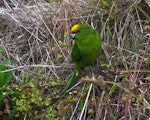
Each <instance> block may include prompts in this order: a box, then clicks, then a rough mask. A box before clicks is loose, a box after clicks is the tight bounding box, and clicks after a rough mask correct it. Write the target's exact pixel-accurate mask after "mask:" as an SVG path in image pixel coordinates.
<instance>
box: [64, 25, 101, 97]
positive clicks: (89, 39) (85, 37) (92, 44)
mask: <svg viewBox="0 0 150 120" xmlns="http://www.w3.org/2000/svg"><path fill="white" fill-rule="evenodd" d="M71 33H72V35H71V36H72V38H73V39H75V42H74V46H73V48H72V52H71V58H72V60H73V62H74V71H73V74H72V76H71V78H70V80H69V82H68V83H67V85H66V87H65V88H64V89H63V91H62V92H61V95H64V94H65V93H66V92H67V90H68V89H69V88H70V87H71V86H72V83H73V81H74V79H75V77H76V76H77V75H78V73H79V71H80V70H81V69H82V68H84V67H85V66H88V65H90V64H93V63H94V61H95V60H96V58H97V57H98V56H99V53H100V50H101V46H102V40H101V37H100V35H99V33H98V32H97V31H96V30H94V29H93V28H91V27H89V26H88V25H85V24H76V25H74V26H73V27H72V28H71Z"/></svg>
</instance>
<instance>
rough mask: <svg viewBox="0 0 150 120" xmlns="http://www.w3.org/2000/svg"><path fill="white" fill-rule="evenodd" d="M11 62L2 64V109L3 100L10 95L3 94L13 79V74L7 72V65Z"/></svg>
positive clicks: (0, 68)
mask: <svg viewBox="0 0 150 120" xmlns="http://www.w3.org/2000/svg"><path fill="white" fill-rule="evenodd" d="M8 63H9V60H4V61H2V62H1V64H0V93H1V94H0V107H2V106H3V102H2V101H3V99H4V98H5V97H6V96H7V94H8V93H6V94H3V91H4V90H5V88H6V86H7V85H8V84H9V82H10V80H11V79H12V72H11V71H7V64H8Z"/></svg>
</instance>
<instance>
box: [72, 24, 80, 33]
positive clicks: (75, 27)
mask: <svg viewBox="0 0 150 120" xmlns="http://www.w3.org/2000/svg"><path fill="white" fill-rule="evenodd" d="M78 28H79V24H76V25H74V26H73V27H72V28H71V32H77V29H78Z"/></svg>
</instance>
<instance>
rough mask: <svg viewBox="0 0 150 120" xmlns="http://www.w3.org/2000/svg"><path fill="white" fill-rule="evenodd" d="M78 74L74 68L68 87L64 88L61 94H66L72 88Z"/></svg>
mask: <svg viewBox="0 0 150 120" xmlns="http://www.w3.org/2000/svg"><path fill="white" fill-rule="evenodd" d="M76 76H77V71H76V70H74V71H73V73H72V75H71V78H70V80H69V82H68V83H67V85H66V87H65V88H64V89H63V91H62V92H61V93H60V95H65V94H66V92H67V91H68V90H69V89H70V88H71V86H72V84H73V82H74V79H75V77H76Z"/></svg>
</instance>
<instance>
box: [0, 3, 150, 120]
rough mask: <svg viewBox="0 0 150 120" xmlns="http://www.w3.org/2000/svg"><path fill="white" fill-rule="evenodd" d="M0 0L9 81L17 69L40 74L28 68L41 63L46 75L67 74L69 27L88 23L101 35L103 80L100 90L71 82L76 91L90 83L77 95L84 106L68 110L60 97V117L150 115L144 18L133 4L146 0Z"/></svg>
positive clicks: (0, 38)
mask: <svg viewBox="0 0 150 120" xmlns="http://www.w3.org/2000/svg"><path fill="white" fill-rule="evenodd" d="M3 1H4V2H3V3H0V5H1V9H0V48H2V49H3V55H2V56H3V57H2V58H0V61H2V60H4V59H10V60H11V61H12V64H11V65H9V68H10V69H9V70H10V71H12V72H13V80H14V83H16V84H17V82H22V81H24V79H22V78H21V77H20V75H21V74H27V75H28V76H29V77H30V78H31V79H33V78H34V79H36V80H38V79H39V80H41V78H39V76H38V75H36V74H35V72H33V70H34V69H35V68H36V67H40V68H41V73H42V74H46V75H47V76H48V79H51V80H56V79H60V80H63V79H69V76H70V75H71V73H72V72H71V70H72V68H73V64H72V63H70V61H71V60H70V51H71V48H72V47H71V46H72V41H71V39H70V28H71V26H72V25H74V24H75V23H85V24H89V25H90V26H92V27H93V28H95V29H97V30H98V31H99V32H100V34H101V36H102V39H103V51H102V52H101V56H100V58H99V59H98V63H97V66H100V64H101V66H102V67H101V68H102V76H103V77H104V78H103V79H104V80H105V81H106V82H105V83H106V85H105V87H103V88H102V89H101V90H100V89H99V88H98V87H97V86H95V85H92V84H91V85H90V86H89V84H87V85H86V84H85V85H84V86H83V87H82V85H81V84H80V85H78V86H75V88H76V89H78V91H80V92H81V93H85V91H86V90H85V89H84V88H86V86H88V87H89V89H88V90H87V95H84V97H83V98H84V99H83V98H80V99H79V101H80V100H81V103H82V104H83V107H82V109H81V106H79V104H80V103H79V101H76V103H72V104H71V106H70V108H68V109H67V110H66V111H67V112H68V111H69V116H68V114H67V113H65V112H66V111H65V109H64V108H63V107H64V106H65V105H66V103H64V101H63V100H60V104H59V114H62V115H61V116H60V117H65V118H66V119H69V118H70V119H72V120H76V119H80V120H81V119H82V120H84V119H86V120H91V119H95V120H105V119H107V120H108V119H114V120H123V119H124V120H127V119H130V120H135V119H137V120H144V119H145V120H146V119H147V120H148V119H149V118H150V89H149V88H150V75H149V74H150V62H149V61H150V57H149V56H150V52H149V51H150V46H149V45H150V39H149V35H148V34H147V33H148V32H145V31H144V30H143V29H144V27H145V25H146V22H147V19H146V17H145V16H144V15H143V14H142V13H141V12H140V11H139V9H137V8H136V7H135V4H137V5H139V6H141V8H143V9H144V10H147V9H148V8H149V7H148V6H147V4H146V3H145V2H143V1H142V0H137V1H133V2H131V1H130V0H126V1H124V2H121V1H113V2H112V3H110V4H111V5H110V6H109V5H108V6H104V4H102V2H101V1H98V0H95V1H96V2H93V3H91V2H88V1H83V0H75V1H73V0H62V1H55V2H50V3H47V2H45V1H44V0H39V1H36V2H30V1H28V0H26V1H22V2H19V1H15V0H14V2H12V1H9V2H8V1H5V0H3ZM108 3H109V2H108ZM146 12H147V13H148V11H146ZM64 44H65V45H64ZM66 44H67V45H66ZM66 69H67V70H66ZM92 72H93V73H92ZM82 75H84V76H85V75H88V76H89V77H91V78H92V77H93V76H94V77H96V76H97V75H98V74H97V73H96V72H95V70H94V71H93V70H85V72H84V73H82ZM82 75H81V76H82ZM82 77H83V76H82ZM42 80H43V78H42ZM79 83H80V82H79ZM49 84H51V81H50V83H49ZM56 87H58V86H56ZM62 88H63V86H62V87H61V89H62ZM61 89H60V90H61ZM49 92H50V91H49ZM50 94H52V93H50ZM48 95H49V94H47V96H48ZM69 96H72V97H76V96H77V97H79V95H76V96H74V95H69ZM62 101H63V102H62ZM58 102H59V101H58ZM65 102H66V101H65ZM68 104H70V103H69V102H68ZM54 106H55V105H54ZM62 106H63V107H62ZM66 106H67V105H66ZM61 109H62V110H61ZM90 110H91V112H89V111H90ZM62 112H63V113H64V115H63V113H62Z"/></svg>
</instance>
